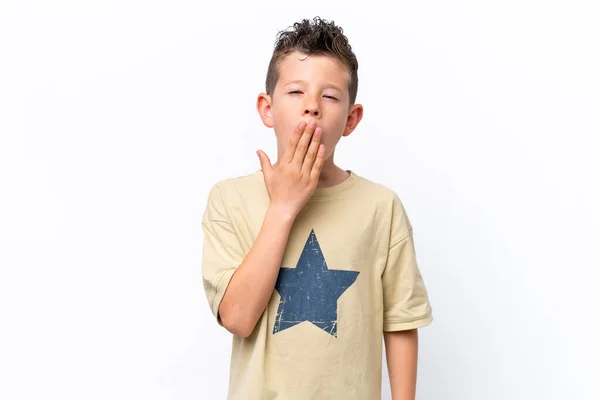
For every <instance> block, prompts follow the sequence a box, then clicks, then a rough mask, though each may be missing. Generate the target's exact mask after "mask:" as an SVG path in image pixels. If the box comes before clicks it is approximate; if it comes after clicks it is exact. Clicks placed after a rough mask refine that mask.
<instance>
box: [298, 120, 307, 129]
mask: <svg viewBox="0 0 600 400" xmlns="http://www.w3.org/2000/svg"><path fill="white" fill-rule="evenodd" d="M305 127H306V122H304V121H302V122H300V123H299V124H298V128H300V129H304V128H305Z"/></svg>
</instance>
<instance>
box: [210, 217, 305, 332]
mask: <svg viewBox="0 0 600 400" xmlns="http://www.w3.org/2000/svg"><path fill="white" fill-rule="evenodd" d="M294 219H295V216H294V215H293V214H290V213H289V212H288V211H287V210H285V209H283V208H281V207H276V206H270V207H269V209H268V210H267V213H266V215H265V218H264V220H263V224H262V227H261V230H260V232H259V234H258V236H257V237H256V240H255V241H254V244H253V245H252V247H251V249H250V250H249V251H248V254H247V256H246V258H245V259H244V261H243V262H242V263H241V264H240V266H239V267H238V268H237V269H236V271H235V273H234V274H233V276H232V277H231V280H230V282H229V285H228V286H227V290H226V291H225V294H224V296H223V300H222V301H221V304H220V306H219V314H220V317H221V321H222V322H223V326H225V327H226V328H227V329H228V330H229V331H230V332H232V333H234V334H236V335H238V336H241V337H247V336H248V335H250V334H251V333H252V331H253V330H254V327H255V326H256V322H257V321H258V319H259V318H260V316H261V314H262V313H263V311H264V309H265V307H266V306H267V304H268V302H269V299H270V298H271V295H272V294H273V289H274V287H275V283H276V282H277V276H278V274H279V268H280V265H281V260H282V258H283V253H284V251H285V247H286V244H287V240H288V237H289V233H290V230H291V228H292V224H293V222H294Z"/></svg>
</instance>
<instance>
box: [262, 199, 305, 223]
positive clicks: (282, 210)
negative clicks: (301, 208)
mask: <svg viewBox="0 0 600 400" xmlns="http://www.w3.org/2000/svg"><path fill="white" fill-rule="evenodd" d="M267 214H268V215H272V216H273V217H274V218H275V219H276V220H277V221H282V222H288V223H292V222H294V220H295V219H296V216H297V215H298V213H297V212H296V211H294V210H293V209H291V208H290V207H288V206H285V205H283V204H276V203H271V204H270V205H269V208H268V210H267Z"/></svg>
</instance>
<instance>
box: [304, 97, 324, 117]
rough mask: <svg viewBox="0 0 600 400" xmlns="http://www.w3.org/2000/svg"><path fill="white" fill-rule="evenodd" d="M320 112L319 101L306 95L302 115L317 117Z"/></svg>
mask: <svg viewBox="0 0 600 400" xmlns="http://www.w3.org/2000/svg"><path fill="white" fill-rule="evenodd" d="M320 114H321V110H319V101H318V100H316V99H314V98H313V97H312V96H306V102H305V103H304V108H303V115H304V116H305V117H308V116H310V117H318V116H319V115H320Z"/></svg>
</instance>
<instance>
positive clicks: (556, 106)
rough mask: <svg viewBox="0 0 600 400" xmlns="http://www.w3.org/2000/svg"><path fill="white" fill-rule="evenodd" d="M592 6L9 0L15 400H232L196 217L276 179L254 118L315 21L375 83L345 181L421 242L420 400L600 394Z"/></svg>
mask: <svg viewBox="0 0 600 400" xmlns="http://www.w3.org/2000/svg"><path fill="white" fill-rule="evenodd" d="M594 3H595V2H593V1H587V2H584V1H568V2H567V1H561V2H558V1H531V0H529V1H523V0H520V1H516V0H511V1H506V0H504V1H466V0H460V1H459V0H457V1H452V2H449V1H429V2H402V3H394V2H389V3H388V2H385V5H384V2H380V3H379V4H378V2H375V1H368V2H354V3H351V2H348V1H328V2H324V1H302V2H284V1H269V2H267V1H262V2H248V1H239V2H237V3H231V2H225V3H217V2H212V3H202V2H199V1H186V2H181V1H160V2H159V1H123V0H120V1H90V0H87V1H77V2H76V1H66V0H63V1H53V2H47V1H38V2H32V1H4V0H3V1H2V2H1V6H0V60H1V62H0V133H1V137H0V191H1V196H0V265H1V269H0V271H1V272H0V274H1V275H0V324H1V330H0V398H2V399H7V400H18V399H50V398H56V399H86V400H88V399H89V400H92V399H93V400H96V399H145V400H151V399H211V400H212V399H224V398H225V397H226V391H227V382H228V373H229V356H230V353H229V352H230V349H231V336H230V334H229V333H228V332H227V331H226V330H224V329H223V328H220V327H219V326H218V325H217V324H216V322H215V321H214V319H213V317H212V314H211V313H210V310H209V307H208V302H207V300H206V298H205V295H204V291H203V287H202V279H201V270H200V262H201V255H202V241H203V233H202V229H201V216H202V213H203V211H204V206H205V202H206V196H207V194H208V190H209V188H210V186H211V185H212V184H213V183H215V182H216V181H218V180H220V179H224V178H228V177H233V176H239V175H243V174H247V173H250V172H253V171H255V170H256V169H257V168H259V167H260V164H259V160H258V157H257V156H256V154H255V151H256V150H257V149H263V150H264V151H266V152H267V154H269V155H270V156H271V158H272V159H274V158H275V157H276V147H275V136H274V133H273V131H272V130H270V129H268V128H266V127H265V126H264V125H262V122H261V121H260V119H259V117H258V114H257V112H256V109H255V101H256V96H257V95H258V93H259V92H261V91H263V90H264V79H265V75H266V69H267V65H268V62H269V58H270V56H271V53H272V50H273V45H274V41H275V36H276V33H277V32H278V31H279V30H282V29H285V28H287V27H289V26H290V25H292V24H293V22H295V21H298V20H300V19H301V18H312V17H314V16H317V15H318V16H321V17H322V18H325V19H330V20H333V21H335V22H336V23H337V24H339V25H341V26H342V27H343V29H344V33H345V34H346V35H347V36H348V38H349V40H350V43H351V45H352V46H353V49H354V51H355V52H356V54H357V57H358V60H359V65H360V66H359V90H358V98H357V101H358V102H359V103H361V104H363V106H364V108H365V112H364V118H363V120H362V122H361V123H360V125H359V126H358V128H357V129H356V130H355V131H354V132H353V133H352V135H350V136H349V137H347V138H342V140H341V142H340V144H339V147H338V150H337V154H336V161H337V164H338V165H339V166H340V167H342V168H346V169H353V170H354V171H356V172H357V173H358V174H360V175H362V176H365V177H367V178H369V179H371V180H373V181H376V182H379V183H382V184H385V185H387V186H389V187H391V188H393V189H394V190H395V191H396V192H397V193H398V194H399V195H400V197H401V198H402V200H403V203H404V205H405V207H406V209H407V212H408V214H409V216H410V218H411V221H412V223H413V225H414V229H415V230H414V232H415V241H416V246H417V254H418V261H419V265H420V268H421V271H422V273H423V275H424V277H425V282H426V285H427V288H428V290H429V292H430V298H431V302H432V306H433V310H434V318H435V319H434V322H433V324H432V325H430V326H428V327H426V328H424V329H422V330H420V349H419V377H418V389H417V393H418V394H417V398H418V399H436V400H437V399H443V400H493V399H498V400H500V399H502V400H505V399H524V400H525V399H527V400H529V399H543V400H549V399H565V400H571V399H598V398H600V389H599V386H598V371H599V367H598V359H599V357H600V351H599V346H598V337H600V323H599V319H598V316H597V315H598V306H599V305H600V295H599V294H598V293H599V290H598V283H599V279H598V278H599V274H598V268H599V267H600V260H599V259H600V257H599V256H598V240H599V239H600V237H599V228H600V216H599V212H598V204H599V203H600V195H599V189H598V187H599V184H598V182H599V180H600V179H599V176H598V171H599V170H600V165H599V164H600V163H599V161H598V151H599V147H600V146H599V144H598V135H599V134H600V118H599V117H600V115H599V114H600V78H599V73H598V71H600V55H599V53H600V51H599V38H600V27H599V26H600V25H599V24H598V20H599V18H600V13H599V12H598V6H596V5H595V4H594ZM383 385H384V387H383V398H384V399H390V394H389V383H388V378H387V370H386V369H384V375H383Z"/></svg>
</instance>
